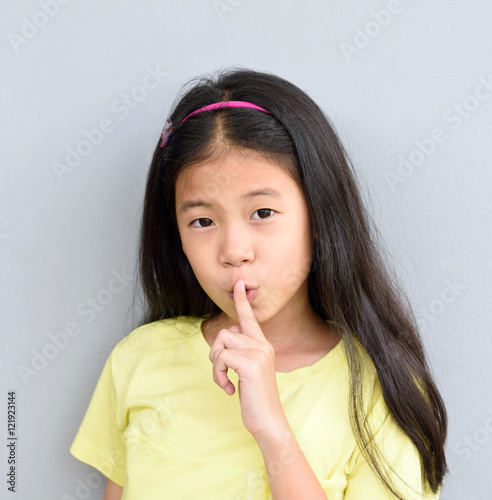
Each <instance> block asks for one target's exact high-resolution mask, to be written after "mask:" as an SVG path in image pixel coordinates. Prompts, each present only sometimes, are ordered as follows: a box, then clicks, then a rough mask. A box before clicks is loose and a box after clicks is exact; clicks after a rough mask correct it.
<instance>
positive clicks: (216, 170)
mask: <svg viewBox="0 0 492 500" xmlns="http://www.w3.org/2000/svg"><path fill="white" fill-rule="evenodd" d="M287 179H290V176H289V174H288V173H287V172H286V170H285V168H284V167H283V166H282V165H281V164H280V163H279V162H277V161H275V160H274V159H270V158H265V157H261V156H258V155H255V156H249V157H248V156H243V155H234V154H228V155H223V156H221V157H219V158H215V159H213V160H210V161H204V162H202V163H198V164H195V165H192V166H190V167H187V168H185V169H184V170H183V171H182V172H181V173H180V174H179V176H178V178H177V181H176V195H177V196H178V195H179V193H183V192H188V191H203V190H204V189H208V190H210V188H211V185H215V186H216V190H218V189H220V188H222V189H224V188H228V187H229V188H232V187H240V186H242V185H244V186H246V185H249V184H258V183H263V182H270V183H277V184H278V183H283V182H285V181H286V180H287Z"/></svg>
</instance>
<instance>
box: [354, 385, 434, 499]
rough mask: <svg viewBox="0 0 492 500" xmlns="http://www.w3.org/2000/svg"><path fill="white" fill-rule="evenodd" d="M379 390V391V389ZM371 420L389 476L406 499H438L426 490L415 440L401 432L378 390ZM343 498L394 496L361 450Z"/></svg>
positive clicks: (357, 455) (386, 497) (357, 453)
mask: <svg viewBox="0 0 492 500" xmlns="http://www.w3.org/2000/svg"><path fill="white" fill-rule="evenodd" d="M377 392H379V391H377ZM369 421H370V422H372V425H371V428H372V429H375V431H374V430H373V434H374V440H375V444H376V445H377V447H378V449H379V450H380V453H381V456H382V457H384V463H383V467H384V469H385V470H386V476H387V477H389V479H390V481H391V483H392V484H393V486H394V487H395V488H396V490H397V491H398V492H399V493H400V494H401V495H402V496H403V498H405V499H406V500H438V498H439V491H438V492H437V493H431V492H430V491H429V492H424V490H423V484H422V483H423V481H422V473H423V472H422V467H421V461H420V454H419V452H418V449H417V447H416V446H415V444H414V443H413V442H412V440H411V439H410V438H409V437H408V436H407V435H406V434H405V433H404V432H403V431H402V429H401V428H400V427H399V426H398V425H397V423H396V421H395V420H394V418H393V417H392V415H391V414H390V412H389V410H388V408H387V406H386V404H385V402H384V398H383V396H382V393H380V392H379V397H378V400H377V403H376V404H375V407H374V409H373V411H372V412H371V415H370V417H369ZM347 481H348V484H347V489H346V490H345V496H344V500H389V499H395V498H396V497H394V495H392V494H391V493H390V492H389V490H388V489H387V488H386V487H385V486H384V484H382V482H381V481H380V480H379V479H378V477H377V476H376V474H375V472H374V471H373V470H372V468H371V467H370V466H369V464H368V462H367V460H366V459H365V457H364V456H363V454H362V453H361V451H360V450H358V451H357V452H356V454H355V455H354V457H353V468H352V470H351V471H350V474H349V475H348V478H347Z"/></svg>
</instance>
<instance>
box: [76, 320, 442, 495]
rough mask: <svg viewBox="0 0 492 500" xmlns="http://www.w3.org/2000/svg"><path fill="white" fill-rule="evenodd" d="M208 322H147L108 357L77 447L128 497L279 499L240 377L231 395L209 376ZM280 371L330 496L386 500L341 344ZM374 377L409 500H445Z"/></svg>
mask: <svg viewBox="0 0 492 500" xmlns="http://www.w3.org/2000/svg"><path fill="white" fill-rule="evenodd" d="M203 321H204V319H203V318H198V317H187V316H180V317H177V318H171V319H166V320H161V321H156V322H154V323H149V324H147V325H143V326H141V327H139V328H137V329H135V330H133V331H132V332H131V333H130V334H129V335H127V336H126V337H125V338H124V339H123V340H121V341H120V342H119V343H118V344H117V345H116V346H115V347H114V349H113V351H112V352H111V354H110V356H109V357H108V359H107V361H106V364H105V366H104V369H103V371H102V374H101V376H100V378H99V381H98V383H97V386H96V388H95V391H94V394H93V396H92V399H91V401H90V404H89V407H88V409H87V411H86V414H85V416H84V419H83V421H82V423H81V425H80V428H79V430H78V432H77V435H76V436H75V439H74V441H73V443H72V446H71V448H70V453H71V454H72V455H73V456H74V457H76V458H78V459H79V460H81V461H82V462H85V463H87V464H89V465H91V466H93V467H95V468H96V469H98V470H99V471H100V472H102V473H103V474H104V475H105V476H107V477H108V478H109V479H111V480H112V481H114V482H115V483H117V484H119V485H121V486H123V496H122V500H162V499H167V500H174V499H176V500H183V499H186V500H188V499H200V500H226V499H227V500H250V499H251V500H269V499H271V495H270V489H269V483H268V477H267V474H266V469H265V464H264V461H263V456H262V454H261V451H260V449H259V447H258V445H257V443H256V441H255V439H254V438H253V437H252V435H251V434H250V433H249V432H248V431H247V430H246V428H245V427H244V424H243V422H242V419H241V408H240V403H239V395H238V391H237V382H238V380H237V374H236V372H234V370H229V372H228V376H229V378H230V379H231V381H232V382H233V384H234V385H235V386H236V392H235V393H234V395H232V396H229V395H227V394H226V393H225V392H224V390H223V389H221V388H220V387H219V386H218V385H217V384H216V383H215V382H214V381H213V378H212V364H211V362H210V360H209V358H208V355H209V353H210V346H209V345H208V343H207V341H206V340H205V338H204V337H203V334H202V331H201V328H200V326H201V323H202V322H203ZM276 376H277V383H278V389H279V394H280V399H281V401H282V405H283V408H284V411H285V414H286V416H287V419H288V421H289V424H290V426H291V428H292V431H293V433H294V435H295V437H296V439H297V441H298V443H299V445H300V447H301V449H302V450H303V452H304V454H305V456H306V458H307V460H308V462H309V463H310V465H311V467H312V469H313V471H314V473H315V474H316V476H317V478H318V479H319V482H320V484H321V485H322V487H323V489H324V491H325V493H326V495H327V497H328V499H329V500H340V499H345V500H382V499H388V498H390V497H389V496H388V494H387V493H386V490H385V489H384V487H383V486H381V485H380V484H379V483H378V481H377V480H376V479H375V476H374V474H373V472H372V470H371V469H370V468H369V466H368V464H367V463H366V461H365V460H364V458H363V456H362V455H361V453H360V451H359V449H358V446H357V444H356V441H355V438H354V435H353V432H352V428H351V426H350V420H349V415H348V383H349V382H348V381H349V379H348V364H347V360H346V356H345V351H344V348H343V344H342V342H339V343H338V345H337V346H336V347H335V348H334V349H332V350H331V351H330V352H329V353H328V354H327V355H326V356H324V357H323V358H322V359H320V360H319V361H317V362H316V363H314V364H313V365H311V366H306V367H302V368H298V369H296V370H293V371H291V372H289V373H277V374H276ZM376 381H377V378H373V379H371V380H369V384H368V387H370V392H371V393H372V394H373V395H375V399H374V400H373V402H374V401H375V403H373V404H371V406H370V408H372V411H371V412H370V414H369V415H370V418H371V419H372V422H373V423H374V427H373V429H374V432H375V434H376V440H377V442H378V444H379V445H380V446H381V450H382V452H383V453H384V455H385V456H386V457H387V458H388V459H389V461H390V463H391V465H392V467H393V469H394V470H395V471H396V472H397V473H398V475H400V476H401V477H402V478H403V479H405V481H406V482H408V483H409V485H410V486H411V487H413V488H414V489H415V490H416V491H417V492H418V493H415V492H414V493H412V490H411V489H410V488H409V487H406V489H404V490H403V491H404V493H405V498H407V499H421V498H432V499H437V498H438V495H435V496H429V497H424V496H423V495H422V494H421V468H420V460H419V455H418V452H417V450H416V448H415V446H414V445H413V443H412V442H411V441H410V440H409V439H408V438H407V437H406V436H405V435H404V434H403V433H402V432H401V431H400V430H399V428H398V427H397V426H396V424H395V423H394V421H393V420H392V419H391V418H390V417H389V415H388V413H387V411H386V406H385V405H384V399H383V398H382V396H381V392H380V389H379V384H378V383H377V382H376ZM285 459H286V460H288V457H285ZM281 465H282V464H281V463H279V467H281ZM393 477H394V483H395V485H396V486H397V487H400V488H403V486H402V484H403V483H401V482H400V480H399V479H398V478H397V477H396V476H393Z"/></svg>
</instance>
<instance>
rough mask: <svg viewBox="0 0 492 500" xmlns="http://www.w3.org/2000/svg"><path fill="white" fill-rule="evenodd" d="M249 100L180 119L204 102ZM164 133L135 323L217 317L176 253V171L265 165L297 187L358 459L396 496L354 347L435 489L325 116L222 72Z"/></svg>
mask: <svg viewBox="0 0 492 500" xmlns="http://www.w3.org/2000/svg"><path fill="white" fill-rule="evenodd" d="M226 100H237V101H248V102H252V103H254V104H256V105H257V106H260V107H262V108H265V109H267V110H268V111H269V112H270V113H271V115H269V114H266V113H263V112H260V111H257V110H251V109H244V108H223V109H219V110H214V111H207V112H201V113H198V114H197V115H194V116H193V117H191V118H189V119H188V120H187V121H186V122H185V123H183V125H179V124H180V122H181V120H182V119H183V118H184V117H185V116H187V115H188V114H189V113H191V112H192V111H195V110H197V109H199V108H201V107H203V106H206V105H208V104H212V103H216V102H221V101H226ZM170 119H171V120H172V122H173V124H174V125H173V131H172V133H171V135H170V137H169V140H168V142H167V144H166V145H165V147H163V148H161V147H159V144H157V145H156V149H155V152H154V155H153V158H152V162H151V165H150V169H149V172H148V177H147V185H146V193H145V200H144V207H143V214H142V223H141V230H140V240H139V245H140V247H139V263H138V264H139V277H140V285H141V288H142V291H143V294H144V298H145V316H144V318H143V319H142V322H143V323H148V322H152V321H157V320H161V319H165V318H170V317H176V316H197V317H213V316H215V315H218V314H220V313H221V310H220V309H219V307H218V306H217V305H216V304H215V303H214V302H213V301H212V300H211V299H210V298H209V297H208V296H207V295H206V293H205V292H204V290H203V289H202V288H201V286H200V284H199V283H198V281H197V279H196V277H195V275H194V273H193V271H192V269H191V266H190V264H189V262H188V259H187V257H186V256H185V254H184V253H183V251H182V248H181V240H180V235H179V231H178V227H177V221H176V213H175V184H176V179H177V177H178V175H179V174H180V173H181V172H183V171H184V170H185V169H186V168H189V167H190V166H191V165H196V164H198V163H200V162H203V161H205V160H210V159H214V158H216V157H217V155H220V154H223V153H225V152H227V151H228V150H230V149H231V148H234V149H236V150H237V149H239V150H242V149H247V150H254V151H256V152H259V153H260V154H262V155H264V156H265V157H267V158H275V159H276V160H277V161H278V163H279V164H280V165H282V166H283V167H284V168H285V169H286V171H287V172H289V173H290V175H292V177H293V178H294V179H295V180H296V181H297V182H298V184H299V186H300V187H301V189H302V190H303V192H304V194H305V197H306V201H307V204H308V207H309V212H310V216H311V223H312V229H313V234H315V235H316V238H315V239H314V243H313V256H312V264H311V269H310V270H309V274H308V288H309V299H310V302H311V304H312V307H313V309H314V311H315V312H316V314H317V315H318V316H320V317H321V318H322V319H324V320H329V321H332V322H334V323H336V324H337V325H339V326H340V327H341V331H340V333H341V334H342V336H343V342H344V345H345V349H346V352H347V356H348V360H349V367H350V380H351V385H350V389H351V390H350V401H349V410H350V415H351V421H352V427H353V430H354V434H355V436H356V438H357V441H358V443H359V446H360V448H361V450H362V453H363V454H364V456H365V457H366V459H367V460H368V463H369V465H370V466H371V467H372V468H373V470H374V471H375V473H376V474H377V476H378V478H379V479H380V480H381V481H382V482H383V484H385V486H386V487H387V488H388V489H389V490H390V491H391V492H392V493H393V494H394V495H395V496H396V497H397V498H399V499H402V500H403V497H402V496H401V494H400V493H399V492H398V491H397V490H396V489H395V487H394V485H393V484H392V481H391V480H390V479H389V477H388V475H387V473H386V472H385V468H384V467H383V465H382V461H384V457H382V456H381V454H380V452H379V450H378V449H377V447H376V446H375V445H374V441H373V435H372V433H371V430H370V429H369V428H368V427H367V425H366V422H365V418H364V411H363V407H364V402H363V398H362V380H363V377H362V369H363V364H364V361H363V357H362V355H361V353H360V352H359V349H358V348H357V346H362V347H363V349H364V350H365V352H366V353H367V354H368V355H369V357H370V358H371V360H372V363H373V364H374V367H375V369H376V371H377V375H378V379H379V382H380V386H381V389H382V393H383V396H384V400H385V403H386V405H387V407H388V409H389V412H390V413H391V415H392V416H393V418H394V419H395V421H396V422H397V424H398V425H399V426H400V428H401V429H402V430H403V431H404V433H405V434H406V435H407V436H408V437H409V438H410V439H411V441H412V442H413V443H414V444H415V446H416V447H417V449H418V451H419V454H420V457H421V465H422V471H423V481H424V488H425V489H426V490H427V489H428V488H430V490H431V491H433V492H436V491H437V490H438V489H439V487H440V486H441V484H442V481H443V477H444V475H445V473H446V459H445V454H444V442H445V439H446V432H447V416H446V409H445V406H444V402H443V400H442V398H441V396H440V394H439V391H438V389H437V387H436V384H435V382H434V381H433V377H432V375H431V372H430V368H429V366H428V363H427V360H426V357H425V354H424V350H423V346H422V342H421V339H420V335H419V331H418V326H417V323H416V320H415V317H414V314H413V312H412V309H411V306H410V304H409V302H408V299H407V298H406V295H405V293H404V291H403V289H402V288H401V286H400V285H398V280H397V279H396V277H395V276H394V275H393V274H392V273H390V271H389V268H388V267H387V266H386V265H385V262H384V260H383V258H382V250H381V249H380V248H379V246H378V245H377V244H376V237H375V234H376V233H377V230H376V228H374V227H373V226H372V224H371V222H370V218H369V216H368V214H367V211H366V209H365V207H364V206H363V203H362V200H361V196H360V193H359V188H358V186H357V183H356V180H355V175H354V171H353V167H352V165H351V162H350V161H349V158H348V155H347V153H346V151H345V150H344V148H343V146H342V144H341V142H340V140H339V137H338V136H337V134H336V132H335V130H334V128H333V127H332V125H331V123H330V120H329V119H328V117H327V116H325V114H324V113H323V111H322V110H321V109H320V107H319V106H318V105H317V104H316V103H315V102H314V100H313V99H311V98H310V97H309V96H308V95H307V94H306V93H305V92H303V91H302V90H301V89H299V88H298V87H297V86H295V85H294V84H292V83H290V82H288V81H286V80H284V79H282V78H280V77H278V76H275V75H272V74H269V73H266V72H258V71H253V70H248V69H242V68H230V69H226V70H222V71H218V72H216V74H215V75H208V76H205V77H200V78H198V79H195V80H193V81H191V82H190V88H188V89H186V88H185V89H184V90H183V93H182V95H181V96H179V97H178V99H177V102H176V103H175V105H174V106H173V110H172V113H171V115H170Z"/></svg>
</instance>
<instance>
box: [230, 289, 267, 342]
mask: <svg viewBox="0 0 492 500" xmlns="http://www.w3.org/2000/svg"><path fill="white" fill-rule="evenodd" d="M234 305H235V306H236V312H237V316H238V318H239V324H240V325H241V331H242V333H243V334H245V335H249V336H250V337H254V338H256V339H261V340H264V339H265V336H264V335H263V332H262V331H261V328H260V325H259V324H258V321H257V319H256V316H255V313H254V312H253V309H252V308H251V304H250V303H249V301H248V298H247V297H246V289H245V283H244V281H242V280H239V281H237V282H236V284H235V285H234Z"/></svg>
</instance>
